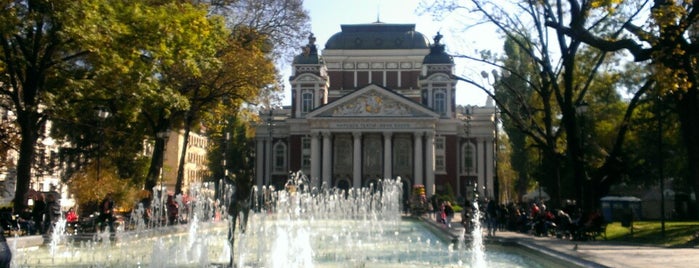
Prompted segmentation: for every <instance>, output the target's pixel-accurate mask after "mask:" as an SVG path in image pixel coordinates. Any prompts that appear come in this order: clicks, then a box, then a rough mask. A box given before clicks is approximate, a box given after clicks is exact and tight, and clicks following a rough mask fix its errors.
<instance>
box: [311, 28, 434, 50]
mask: <svg viewBox="0 0 699 268" xmlns="http://www.w3.org/2000/svg"><path fill="white" fill-rule="evenodd" d="M340 27H341V28H342V31H341V32H339V33H336V34H334V35H333V36H332V37H330V39H328V42H326V43H325V49H424V48H429V44H430V42H429V39H427V37H426V36H425V35H423V34H422V33H419V32H416V31H415V24H389V23H381V22H377V23H370V24H352V25H347V24H345V25H341V26H340Z"/></svg>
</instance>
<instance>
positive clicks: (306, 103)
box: [301, 90, 313, 114]
mask: <svg viewBox="0 0 699 268" xmlns="http://www.w3.org/2000/svg"><path fill="white" fill-rule="evenodd" d="M312 109H313V92H311V91H310V90H305V91H303V93H301V113H302V114H307V113H308V112H310V111H311V110H312Z"/></svg>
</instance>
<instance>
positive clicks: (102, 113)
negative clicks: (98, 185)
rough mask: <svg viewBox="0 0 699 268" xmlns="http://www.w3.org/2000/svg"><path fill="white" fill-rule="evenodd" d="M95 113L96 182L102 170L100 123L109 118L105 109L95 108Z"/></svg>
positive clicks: (101, 130) (102, 140)
mask: <svg viewBox="0 0 699 268" xmlns="http://www.w3.org/2000/svg"><path fill="white" fill-rule="evenodd" d="M95 112H96V114H97V117H98V118H99V135H100V136H99V142H97V180H100V178H101V174H100V173H101V169H102V167H101V166H102V163H101V161H102V142H104V128H103V126H102V122H104V120H106V119H107V118H108V117H109V111H107V109H105V108H104V107H97V108H95Z"/></svg>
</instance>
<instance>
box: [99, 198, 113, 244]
mask: <svg viewBox="0 0 699 268" xmlns="http://www.w3.org/2000/svg"><path fill="white" fill-rule="evenodd" d="M97 222H98V223H100V225H101V228H102V231H104V228H105V227H106V226H105V225H107V226H109V232H110V233H111V234H114V198H113V197H112V193H107V195H106V196H105V197H104V199H102V202H101V203H100V215H99V217H98V218H97Z"/></svg>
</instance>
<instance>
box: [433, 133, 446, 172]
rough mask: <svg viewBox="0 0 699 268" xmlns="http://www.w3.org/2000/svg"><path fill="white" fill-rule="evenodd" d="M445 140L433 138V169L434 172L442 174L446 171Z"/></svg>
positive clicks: (439, 137)
mask: <svg viewBox="0 0 699 268" xmlns="http://www.w3.org/2000/svg"><path fill="white" fill-rule="evenodd" d="M444 148H445V140H444V137H442V136H438V137H435V138H434V169H435V172H440V173H444V172H446V170H447V167H446V162H445V159H446V158H445V156H444V155H445V153H444Z"/></svg>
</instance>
